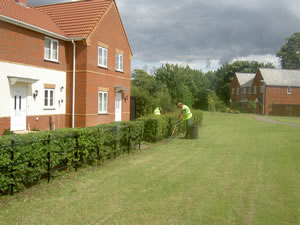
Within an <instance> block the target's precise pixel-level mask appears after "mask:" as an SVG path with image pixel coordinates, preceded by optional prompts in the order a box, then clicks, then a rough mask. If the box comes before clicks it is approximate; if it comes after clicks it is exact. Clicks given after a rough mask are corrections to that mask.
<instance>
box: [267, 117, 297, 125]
mask: <svg viewBox="0 0 300 225" xmlns="http://www.w3.org/2000/svg"><path fill="white" fill-rule="evenodd" d="M270 118H272V119H273V120H277V121H280V122H285V123H293V124H300V117H291V116H270Z"/></svg>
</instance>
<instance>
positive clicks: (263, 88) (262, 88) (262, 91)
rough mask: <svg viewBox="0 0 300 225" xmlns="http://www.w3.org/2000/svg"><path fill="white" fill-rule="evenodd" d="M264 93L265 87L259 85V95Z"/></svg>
mask: <svg viewBox="0 0 300 225" xmlns="http://www.w3.org/2000/svg"><path fill="white" fill-rule="evenodd" d="M264 91H265V86H264V85H261V86H260V93H264Z"/></svg>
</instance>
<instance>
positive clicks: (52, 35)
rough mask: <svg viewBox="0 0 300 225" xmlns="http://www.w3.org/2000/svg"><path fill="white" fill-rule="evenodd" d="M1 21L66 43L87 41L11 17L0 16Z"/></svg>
mask: <svg viewBox="0 0 300 225" xmlns="http://www.w3.org/2000/svg"><path fill="white" fill-rule="evenodd" d="M0 20H2V21H5V22H7V23H10V24H13V25H17V26H20V27H24V28H27V29H29V30H33V31H36V32H39V33H42V34H45V35H47V36H51V37H54V38H57V39H60V40H64V41H81V40H83V39H85V38H83V37H74V38H68V37H65V36H63V35H60V34H57V33H54V32H51V31H48V30H46V29H43V28H40V27H37V26H34V25H31V24H28V23H25V22H22V21H19V20H16V19H12V18H10V17H7V16H3V15H0Z"/></svg>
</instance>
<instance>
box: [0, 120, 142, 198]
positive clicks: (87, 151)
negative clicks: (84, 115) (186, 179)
mask: <svg viewBox="0 0 300 225" xmlns="http://www.w3.org/2000/svg"><path fill="white" fill-rule="evenodd" d="M143 131H144V124H143V122H141V121H127V122H117V123H112V124H102V125H99V126H96V127H89V128H76V129H71V128H67V129H57V130H55V131H43V132H38V133H29V134H26V135H9V136H3V137H1V138H0V193H6V192H7V191H8V190H9V186H8V185H9V184H14V185H15V187H14V188H15V190H19V189H22V188H23V187H24V185H27V184H31V183H34V182H36V181H38V180H39V179H41V178H42V177H43V176H45V174H46V175H47V169H48V156H49V155H50V159H51V168H52V169H51V176H55V175H56V174H57V170H58V169H59V168H61V167H65V168H66V167H67V166H68V167H76V168H77V167H78V166H80V165H84V164H91V163H94V162H96V161H99V160H101V161H104V160H106V159H110V158H115V157H117V156H118V155H120V154H122V153H124V152H128V153H129V152H130V151H132V150H135V147H136V145H137V144H138V143H139V142H140V141H141V138H142V136H143ZM12 140H14V142H15V144H14V145H12ZM12 151H13V152H14V159H13V160H12V159H11V152H12ZM48 154H49V155H48ZM18 162H20V163H19V164H16V163H18ZM13 163H14V165H12V164H13ZM11 169H13V178H12V177H11V172H10V171H11ZM16 181H17V182H16Z"/></svg>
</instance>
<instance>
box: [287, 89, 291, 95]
mask: <svg viewBox="0 0 300 225" xmlns="http://www.w3.org/2000/svg"><path fill="white" fill-rule="evenodd" d="M287 94H288V95H290V94H292V88H291V87H288V88H287Z"/></svg>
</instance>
